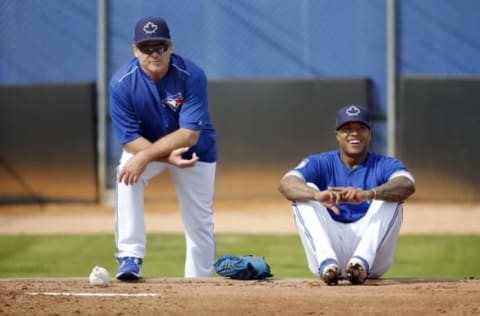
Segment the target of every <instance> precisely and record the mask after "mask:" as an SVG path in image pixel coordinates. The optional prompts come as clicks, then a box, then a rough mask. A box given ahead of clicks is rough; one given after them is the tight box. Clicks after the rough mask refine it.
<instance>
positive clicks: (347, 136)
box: [279, 105, 415, 285]
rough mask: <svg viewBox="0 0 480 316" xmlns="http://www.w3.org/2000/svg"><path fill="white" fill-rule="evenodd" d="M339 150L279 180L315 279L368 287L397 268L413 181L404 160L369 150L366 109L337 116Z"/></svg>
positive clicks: (302, 164) (307, 160) (349, 109)
mask: <svg viewBox="0 0 480 316" xmlns="http://www.w3.org/2000/svg"><path fill="white" fill-rule="evenodd" d="M336 139H337V142H338V144H339V149H338V150H333V151H329V152H325V153H320V154H314V155H311V156H309V157H307V158H305V159H303V161H302V162H300V164H299V165H298V166H296V167H295V168H294V169H293V170H291V171H289V172H288V173H287V174H286V175H285V176H284V177H283V178H282V179H281V181H280V186H279V191H280V192H281V193H282V194H283V195H284V196H285V198H287V199H288V200H290V201H292V202H293V203H292V206H293V212H294V218H295V222H296V225H297V228H298V232H299V234H300V238H301V240H302V244H303V247H304V248H305V253H306V257H307V261H308V267H309V269H310V271H311V272H312V273H314V274H315V275H319V276H320V277H321V278H322V279H323V281H324V282H325V283H326V284H328V285H332V284H338V280H339V279H341V278H344V277H346V278H348V279H349V280H350V282H351V283H352V284H363V283H364V282H365V280H366V279H367V278H379V277H380V276H382V275H383V274H385V273H386V272H387V271H388V269H389V268H390V266H391V265H392V262H393V255H394V251H395V246H396V243H397V239H398V235H399V232H400V226H401V223H402V216H403V201H405V200H406V199H407V198H408V197H409V196H410V195H412V194H413V193H414V192H415V182H414V179H413V177H412V175H411V174H410V172H409V171H408V170H407V169H406V167H405V166H404V165H403V163H402V162H400V161H399V160H397V159H395V158H392V157H386V156H383V155H381V154H378V153H375V152H372V151H369V150H368V148H369V145H370V141H371V140H372V129H371V124H370V119H369V114H368V111H367V110H366V109H365V108H363V107H361V106H357V105H348V106H345V107H343V108H341V109H340V110H339V111H338V113H337V120H336Z"/></svg>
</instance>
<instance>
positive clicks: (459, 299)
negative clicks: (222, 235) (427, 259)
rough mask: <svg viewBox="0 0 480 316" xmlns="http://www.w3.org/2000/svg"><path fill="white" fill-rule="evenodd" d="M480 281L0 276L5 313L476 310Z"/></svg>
mask: <svg viewBox="0 0 480 316" xmlns="http://www.w3.org/2000/svg"><path fill="white" fill-rule="evenodd" d="M479 293H480V280H418V279H417V280H412V279H389V280H375V281H373V280H367V283H366V284H365V285H362V286H352V285H350V284H349V283H348V282H347V281H341V282H340V284H339V285H338V286H326V285H324V283H323V282H321V281H320V280H317V279H283V280H282V279H280V280H276V279H274V280H269V281H235V280H230V279H224V278H218V277H216V278H211V279H147V280H144V281H143V282H139V283H121V282H118V281H114V282H112V283H111V285H110V286H108V287H91V286H90V285H89V283H88V280H87V278H84V279H83V278H82V279H43V280H42V279H8V280H7V279H5V280H1V281H0V314H1V315H34V314H35V315H367V314H368V315H439V314H448V315H479V314H480V304H479V302H478V294H479Z"/></svg>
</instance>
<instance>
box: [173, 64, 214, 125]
mask: <svg viewBox="0 0 480 316" xmlns="http://www.w3.org/2000/svg"><path fill="white" fill-rule="evenodd" d="M186 84H187V85H186V97H185V100H184V103H183V106H182V110H181V111H180V118H179V126H180V127H181V128H188V129H192V130H200V129H202V126H203V124H204V123H205V118H206V117H208V95H207V77H206V76H205V73H204V72H203V71H202V70H200V69H197V70H196V71H195V72H194V73H193V75H192V76H191V77H189V78H188V79H187V82H186Z"/></svg>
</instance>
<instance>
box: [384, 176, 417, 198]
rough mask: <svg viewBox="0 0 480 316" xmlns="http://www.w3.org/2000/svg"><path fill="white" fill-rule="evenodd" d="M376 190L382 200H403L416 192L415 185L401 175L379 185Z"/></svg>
mask: <svg viewBox="0 0 480 316" xmlns="http://www.w3.org/2000/svg"><path fill="white" fill-rule="evenodd" d="M376 191H377V198H378V199H380V200H384V201H390V202H401V201H404V200H406V199H407V198H408V197H409V196H410V195H412V194H413V192H415V186H414V184H413V183H412V182H411V181H410V180H409V179H407V178H400V177H399V178H395V179H392V180H391V181H389V182H387V183H385V184H383V185H381V186H379V187H378V188H376Z"/></svg>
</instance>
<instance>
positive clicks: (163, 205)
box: [0, 0, 480, 315]
mask: <svg viewBox="0 0 480 316" xmlns="http://www.w3.org/2000/svg"><path fill="white" fill-rule="evenodd" d="M478 12H480V2H478V1H476V0H442V1H437V0H423V1H416V0H396V1H394V0H368V1H367V0H340V1H338V0H335V1H334V0H326V1H314V0H301V1H286V0H285V1H283V0H282V1H270V0H262V1H245V0H241V1H220V0H218V1H217V0H201V1H194V2H192V1H188V0H178V1H154V0H144V1H135V2H132V1H127V0H118V1H109V0H98V1H74V0H66V1H59V0H44V1H34V0H26V1H8V0H0V148H1V149H0V315H30V314H31V315H54V314H58V315H98V314H102V315H121V314H130V315H162V314H164V315H184V314H193V313H194V314H198V315H211V314H219V315H222V314H249V315H265V314H271V315H329V314H336V315H352V314H362V315H363V314H366V315H367V314H368V315H370V314H372V315H385V314H391V315H415V314H424V315H445V314H449V315H478V314H480V305H479V303H478V297H479V294H480V282H479V277H480V275H479V273H478V268H477V266H478V264H476V262H478V259H479V258H478V257H479V255H480V254H479V251H478V249H479V246H480V241H479V236H480V224H479V223H480V206H479V205H480V204H479V202H480V195H479V191H478V188H479V187H480V186H479V185H480V183H479V179H480V174H479V173H480V171H479V169H478V168H477V166H476V162H477V161H478V160H479V159H480V149H479V148H478V146H476V143H477V140H476V138H477V136H476V135H477V134H478V130H479V127H478V126H479V123H480V122H479V120H480V119H479V118H480V107H478V100H480V95H479V94H480V61H479V59H478V56H479V55H480V41H479V40H478V31H477V30H478V29H479V27H480V19H479V18H478V17H479V16H478ZM150 14H151V15H161V16H164V17H165V18H166V20H167V22H168V23H169V25H170V28H171V32H172V36H173V39H174V50H175V52H177V53H179V54H181V55H184V56H186V57H188V58H190V59H192V60H193V61H195V62H196V63H198V64H199V65H201V66H202V67H203V68H204V70H205V72H206V74H207V77H208V79H209V98H210V110H211V114H212V120H213V122H214V124H215V126H216V129H217V132H218V148H219V161H218V177H217V182H216V196H215V204H214V206H215V230H216V233H217V238H218V249H217V253H218V254H219V255H220V254H223V253H227V252H232V253H235V254H245V253H247V252H249V253H250V252H251V253H255V254H257V255H264V256H266V259H267V262H269V263H270V264H271V265H272V270H273V273H274V274H275V275H276V277H275V278H274V279H272V280H270V281H268V282H256V281H251V282H250V281H248V282H238V281H232V280H228V279H223V278H219V277H215V278H213V279H208V280H188V279H186V280H184V279H182V278H181V275H182V270H183V260H184V258H183V255H184V254H183V236H182V223H181V220H180V218H179V214H178V212H177V204H176V198H175V192H174V188H173V186H172V183H171V179H170V178H169V175H168V174H165V175H162V176H161V177H159V178H158V179H155V180H154V181H152V182H151V183H150V185H149V187H148V189H147V192H146V205H147V210H146V217H147V229H148V232H149V239H151V241H150V243H149V245H148V247H149V250H148V251H149V253H148V256H149V257H148V260H147V263H146V265H145V267H144V274H145V276H146V280H145V282H142V283H138V284H130V283H126V284H125V283H119V282H115V281H113V279H112V281H113V282H112V284H111V285H110V286H109V287H106V288H92V287H91V286H90V285H89V284H88V282H87V277H88V273H89V271H90V270H91V269H92V268H93V265H96V264H99V265H103V266H105V267H107V268H108V270H109V271H110V273H111V274H114V273H115V270H116V264H115V262H114V261H113V252H114V237H113V204H112V192H113V191H112V190H113V186H114V185H113V184H114V179H115V174H114V173H115V167H116V162H117V160H118V157H119V152H120V147H119V144H118V143H116V140H115V137H114V136H115V135H113V131H112V129H111V124H110V119H109V116H108V104H107V103H106V98H107V91H106V90H105V87H106V83H107V80H108V78H109V77H110V75H111V74H112V73H113V72H114V71H115V70H116V69H117V68H118V67H119V66H120V65H121V64H123V63H125V62H127V61H128V60H129V59H130V58H131V57H132V52H131V48H130V45H131V40H132V35H133V34H132V28H133V25H134V23H135V21H136V20H137V19H138V18H139V17H141V16H144V15H150ZM345 103H360V104H364V105H366V106H367V107H369V109H370V110H371V112H372V113H373V116H374V141H373V148H372V149H374V150H377V151H379V152H382V153H387V154H388V153H393V154H394V155H395V156H396V157H398V158H400V159H401V160H402V161H404V162H405V164H406V165H407V166H408V167H409V169H410V171H411V172H412V173H413V174H414V176H415V178H416V181H417V192H416V193H415V195H414V196H412V198H411V199H410V200H409V201H408V202H407V203H406V205H405V214H404V223H403V226H402V230H401V236H400V240H399V244H398V248H397V252H396V257H395V262H394V265H393V267H392V269H391V271H390V272H389V274H387V275H386V276H385V278H383V279H382V280H379V281H370V282H368V283H367V284H366V285H365V286H362V287H353V286H349V284H348V282H341V284H340V285H339V286H338V287H327V286H324V285H323V283H322V282H321V281H320V280H318V279H317V278H315V277H313V276H311V275H309V273H308V271H307V268H306V264H305V259H304V254H303V252H302V248H301V244H300V240H299V239H298V237H297V235H296V231H295V227H294V222H293V219H292V215H291V210H290V206H289V204H288V202H287V201H285V200H283V199H282V197H281V196H280V194H279V193H278V192H277V186H278V181H279V179H280V178H281V177H282V176H283V174H284V173H285V172H286V171H287V170H288V169H289V168H292V167H293V166H295V165H296V164H297V163H298V162H299V161H300V160H301V159H302V158H303V157H304V156H305V155H306V154H310V153H315V152H320V151H324V150H329V149H332V148H335V147H336V144H335V142H334V140H335V139H334V133H333V125H334V121H333V118H334V113H335V111H336V109H337V108H338V107H340V106H342V105H344V104H345ZM392 106H393V111H392ZM392 136H393V137H392ZM392 145H393V146H392ZM259 302H261V303H259Z"/></svg>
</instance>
